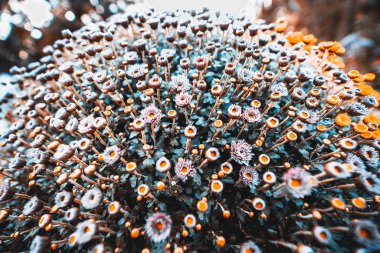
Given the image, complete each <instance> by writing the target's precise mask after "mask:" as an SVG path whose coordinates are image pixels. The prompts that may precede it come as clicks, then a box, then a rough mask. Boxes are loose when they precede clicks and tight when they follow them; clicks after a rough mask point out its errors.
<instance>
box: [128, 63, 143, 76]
mask: <svg viewBox="0 0 380 253" xmlns="http://www.w3.org/2000/svg"><path fill="white" fill-rule="evenodd" d="M127 74H128V76H130V77H132V78H134V79H141V78H143V77H144V76H145V66H144V65H143V64H134V65H132V66H129V68H128V71H127Z"/></svg>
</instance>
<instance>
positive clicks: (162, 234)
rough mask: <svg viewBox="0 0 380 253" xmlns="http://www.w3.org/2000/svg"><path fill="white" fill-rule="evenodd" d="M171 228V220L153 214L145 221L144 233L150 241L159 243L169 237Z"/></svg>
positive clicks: (164, 216) (165, 215) (165, 216)
mask: <svg viewBox="0 0 380 253" xmlns="http://www.w3.org/2000/svg"><path fill="white" fill-rule="evenodd" d="M171 228H172V220H171V218H170V216H169V215H167V214H165V213H154V214H152V215H151V216H149V218H148V219H147V220H146V224H145V233H146V235H147V236H148V238H149V239H150V240H151V241H153V242H155V243H160V242H162V241H165V240H166V239H167V238H168V237H169V235H170V232H171Z"/></svg>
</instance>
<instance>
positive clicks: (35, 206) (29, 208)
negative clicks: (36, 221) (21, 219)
mask: <svg viewBox="0 0 380 253" xmlns="http://www.w3.org/2000/svg"><path fill="white" fill-rule="evenodd" d="M42 206H43V203H42V202H41V200H39V199H38V198H37V197H36V196H34V197H33V198H31V199H30V200H29V201H28V202H27V203H26V204H25V205H24V208H23V209H22V214H23V215H25V216H28V215H31V214H32V213H34V212H37V211H39V210H40V209H41V208H42Z"/></svg>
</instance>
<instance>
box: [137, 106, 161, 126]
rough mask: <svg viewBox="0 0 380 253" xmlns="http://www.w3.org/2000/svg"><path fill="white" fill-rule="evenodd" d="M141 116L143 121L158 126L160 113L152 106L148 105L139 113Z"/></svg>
mask: <svg viewBox="0 0 380 253" xmlns="http://www.w3.org/2000/svg"><path fill="white" fill-rule="evenodd" d="M141 115H142V117H143V118H144V120H145V121H146V122H148V123H151V124H159V123H160V122H161V118H162V112H161V110H160V109H157V108H156V107H155V106H154V105H150V106H148V107H146V108H144V109H143V110H142V111H141Z"/></svg>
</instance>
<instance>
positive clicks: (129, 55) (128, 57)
mask: <svg viewBox="0 0 380 253" xmlns="http://www.w3.org/2000/svg"><path fill="white" fill-rule="evenodd" d="M138 58H139V56H138V54H137V53H136V52H135V51H129V52H126V53H125V54H124V60H125V61H127V62H128V63H131V64H134V63H135V62H136V60H137V59H138Z"/></svg>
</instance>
